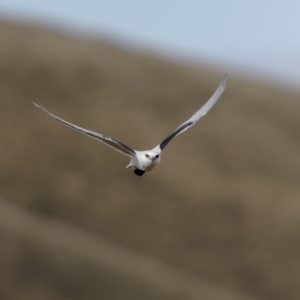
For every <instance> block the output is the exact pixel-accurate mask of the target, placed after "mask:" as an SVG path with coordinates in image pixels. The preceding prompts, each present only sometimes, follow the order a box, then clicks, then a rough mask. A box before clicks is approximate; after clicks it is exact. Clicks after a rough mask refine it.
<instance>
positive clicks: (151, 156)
mask: <svg viewBox="0 0 300 300" xmlns="http://www.w3.org/2000/svg"><path fill="white" fill-rule="evenodd" d="M145 157H146V159H149V160H151V161H155V160H157V159H159V154H157V153H154V152H148V153H145Z"/></svg>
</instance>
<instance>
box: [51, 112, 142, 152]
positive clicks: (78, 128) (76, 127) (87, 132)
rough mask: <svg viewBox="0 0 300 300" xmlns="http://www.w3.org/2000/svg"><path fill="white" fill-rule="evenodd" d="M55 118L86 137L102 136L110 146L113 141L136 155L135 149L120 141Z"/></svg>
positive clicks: (95, 137) (97, 137) (96, 137)
mask: <svg viewBox="0 0 300 300" xmlns="http://www.w3.org/2000/svg"><path fill="white" fill-rule="evenodd" d="M53 117H54V118H55V119H56V120H57V121H58V122H61V123H63V124H65V125H67V126H69V127H71V128H73V129H75V130H77V131H80V132H82V133H83V134H85V135H88V136H90V137H92V138H94V139H99V136H101V137H102V138H103V139H105V140H106V142H107V143H108V144H110V143H109V142H110V141H111V142H115V143H118V144H120V145H122V146H123V147H124V148H126V149H127V150H128V151H130V152H131V153H132V154H136V153H135V151H134V150H133V149H131V148H129V147H128V146H126V145H124V144H123V143H121V142H119V141H116V140H115V139H112V138H111V137H108V136H105V135H103V134H99V133H97V134H94V133H93V132H89V131H88V130H82V129H81V128H80V127H78V126H74V125H72V124H70V123H69V122H64V121H62V120H61V119H60V118H57V117H55V116H53ZM113 145H114V143H112V146H113Z"/></svg>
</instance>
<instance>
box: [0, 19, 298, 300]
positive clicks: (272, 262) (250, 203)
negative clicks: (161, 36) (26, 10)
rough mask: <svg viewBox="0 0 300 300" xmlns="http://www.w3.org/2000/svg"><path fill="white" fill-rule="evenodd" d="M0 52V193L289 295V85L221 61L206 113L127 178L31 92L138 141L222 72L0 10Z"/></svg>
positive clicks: (202, 273) (293, 164)
mask: <svg viewBox="0 0 300 300" xmlns="http://www.w3.org/2000/svg"><path fill="white" fill-rule="evenodd" d="M0 57H1V59H0V91H1V99H2V100H1V101H0V108H1V109H0V114H1V117H0V125H1V130H0V140H1V147H0V194H1V196H2V197H4V198H6V199H9V200H10V201H12V202H14V203H16V204H18V205H19V206H21V207H23V208H25V209H27V210H28V211H30V212H33V213H35V214H36V215H38V216H39V217H40V218H51V219H57V220H60V221H64V222H68V223H69V224H70V225H73V226H76V227H77V228H82V229H84V230H86V231H89V232H91V233H95V234H99V235H101V236H103V237H105V238H107V239H110V240H112V241H114V242H116V243H118V244H122V245H125V246H126V247H128V248H131V249H134V250H135V251H139V252H141V253H144V254H148V255H151V256H153V257H156V258H159V259H160V260H162V261H164V262H165V263H167V264H169V265H170V266H174V267H177V268H181V269H183V270H187V271H189V272H192V273H193V274H195V275H197V276H198V277H199V278H204V279H206V280H210V281H212V282H214V283H217V284H220V285H222V286H225V287H227V288H231V289H235V290H239V291H241V292H242V293H244V294H249V295H253V296H259V297H263V298H265V299H272V300H274V299H275V300H276V299H298V298H299V296H300V288H299V286H300V285H299V278H300V271H299V270H300V268H299V264H300V254H299V253H300V242H299V238H298V237H299V231H300V222H299V219H300V218H299V215H300V204H299V196H300V186H299V178H300V161H299V150H298V149H299V146H300V140H299V128H300V122H299V115H300V103H299V95H296V94H293V93H291V92H289V91H285V90H281V89H278V88H276V87H273V86H267V85H264V84H263V83H259V82H250V81H247V80H246V79H241V78H237V77H235V76H234V75H232V74H229V79H228V84H227V89H226V91H225V93H224V95H223V97H222V99H221V100H220V102H219V103H218V104H217V105H216V106H215V107H214V108H213V110H212V111H211V112H210V113H209V115H208V116H207V117H205V118H204V119H203V120H201V121H200V122H199V123H198V124H197V125H196V126H194V127H193V128H192V129H190V130H189V131H187V132H186V133H184V134H183V135H180V136H179V137H178V138H176V139H175V140H173V141H172V143H170V145H168V147H166V149H165V151H164V153H163V157H162V163H161V165H160V166H159V167H158V168H157V169H155V170H154V171H153V172H151V173H149V174H147V175H146V176H143V177H142V178H138V177H137V176H135V175H134V174H133V173H132V172H130V171H128V170H125V169H124V167H125V166H126V164H127V163H128V161H127V158H126V157H122V156H120V154H118V153H117V152H114V151H113V150H111V149H109V148H107V147H105V146H103V145H102V144H100V143H97V142H96V141H94V140H92V139H89V138H88V137H85V136H83V135H81V134H79V133H76V132H74V131H72V130H70V129H68V128H66V127H64V126H63V125H61V124H59V123H57V122H55V121H54V120H52V119H51V118H49V117H48V116H47V115H45V114H43V113H42V112H41V111H39V110H38V109H36V108H35V107H34V106H33V105H32V104H31V101H35V102H41V103H42V104H43V105H45V107H46V108H48V109H49V110H50V111H51V112H53V113H55V114H57V115H58V116H60V117H62V118H64V119H66V120H69V121H71V122H73V123H75V124H78V125H80V126H82V127H86V128H88V129H91V130H94V131H98V132H101V133H104V134H107V135H111V136H113V137H115V138H117V139H119V140H121V141H123V142H125V143H126V144H128V145H129V146H131V147H133V148H136V149H149V148H152V147H154V146H155V145H156V144H157V143H159V142H160V141H161V140H162V139H163V138H164V137H165V136H166V135H167V134H169V133H170V132H172V130H173V129H175V128H176V127H177V126H178V125H179V124H181V122H182V121H184V120H185V119H186V118H188V117H189V116H190V115H191V114H193V113H194V112H195V110H196V109H198V108H199V107H200V106H201V105H202V104H203V103H204V102H205V101H206V100H207V99H208V97H209V96H210V95H211V93H212V92H213V91H214V89H215V88H216V86H217V85H218V83H219V80H220V79H221V78H222V76H223V74H216V73H214V72H212V71H210V70H208V69H207V68H201V67H200V66H188V65H184V64H183V63H176V62H173V61H171V60H169V61H166V60H163V59H159V58H156V57H154V56H152V55H150V54H146V53H144V54H140V53H136V52H131V51H129V50H124V49H121V48H119V47H116V46H114V45H112V44H110V43H107V42H99V41H91V40H87V39H82V38H78V37H70V36H66V35H61V34H58V33H53V32H49V31H44V30H38V29H35V28H30V27H22V26H18V25H11V24H6V23H2V24H1V26H0ZM31 255H33V257H34V254H31ZM28 268H29V269H30V266H28ZM12 270H13V269H12ZM10 276H15V275H14V273H13V271H12V274H11V275H10ZM19 280H21V279H19ZM0 290H1V289H0Z"/></svg>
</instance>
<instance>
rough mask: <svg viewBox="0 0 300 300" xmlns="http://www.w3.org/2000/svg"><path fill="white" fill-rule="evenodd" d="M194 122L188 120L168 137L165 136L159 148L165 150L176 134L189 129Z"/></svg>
mask: <svg viewBox="0 0 300 300" xmlns="http://www.w3.org/2000/svg"><path fill="white" fill-rule="evenodd" d="M193 124H194V123H193V122H188V123H185V124H183V125H182V126H180V127H179V128H177V129H176V130H175V131H174V132H173V133H172V134H171V135H169V136H168V137H167V138H165V139H164V140H163V141H162V142H161V143H160V144H159V148H160V149H161V150H163V149H164V148H165V147H166V146H167V145H168V143H169V142H170V141H171V140H172V139H173V138H174V137H175V136H176V135H178V134H179V133H180V132H182V131H184V130H186V129H188V128H189V127H191V126H192V125H193Z"/></svg>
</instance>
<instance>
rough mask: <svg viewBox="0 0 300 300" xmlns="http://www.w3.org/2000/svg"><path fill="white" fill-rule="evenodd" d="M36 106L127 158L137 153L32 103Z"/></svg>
mask: <svg viewBox="0 0 300 300" xmlns="http://www.w3.org/2000/svg"><path fill="white" fill-rule="evenodd" d="M32 103H33V104H34V105H35V106H37V107H38V108H40V109H41V110H43V111H44V112H46V113H47V114H48V115H50V116H51V117H52V118H54V119H55V120H57V121H59V122H61V123H63V124H65V125H66V126H69V127H71V128H73V129H75V130H77V131H79V132H81V133H83V134H86V135H88V136H90V137H92V138H94V139H96V140H98V141H100V142H102V143H104V144H106V145H107V146H109V147H111V148H113V149H115V150H117V151H119V152H121V153H123V154H125V155H127V156H130V157H131V156H133V155H135V154H136V152H135V151H134V150H133V149H131V148H130V147H128V146H126V145H124V144H123V143H121V142H119V141H117V140H115V139H113V138H111V137H109V136H105V135H103V134H100V133H96V132H93V131H90V130H87V129H84V128H82V127H79V126H76V125H74V124H72V123H69V122H67V121H65V120H63V119H61V118H59V117H57V116H55V115H53V114H52V113H50V112H49V111H48V110H47V109H46V108H45V107H44V106H42V105H41V104H36V103H34V102H32Z"/></svg>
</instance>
